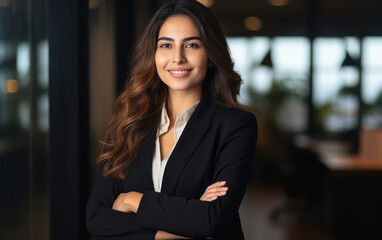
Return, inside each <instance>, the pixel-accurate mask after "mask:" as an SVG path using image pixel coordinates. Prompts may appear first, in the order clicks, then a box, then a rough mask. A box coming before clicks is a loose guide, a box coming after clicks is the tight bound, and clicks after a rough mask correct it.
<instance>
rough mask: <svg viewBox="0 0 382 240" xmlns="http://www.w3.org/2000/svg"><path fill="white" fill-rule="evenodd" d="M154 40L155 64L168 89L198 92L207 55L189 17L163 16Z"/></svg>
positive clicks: (204, 71)
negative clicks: (155, 40)
mask: <svg viewBox="0 0 382 240" xmlns="http://www.w3.org/2000/svg"><path fill="white" fill-rule="evenodd" d="M157 40H158V42H157V49H156V52H155V65H156V68H157V72H158V75H159V77H160V79H161V80H162V81H163V82H164V83H165V84H166V85H167V87H168V89H169V93H170V94H171V92H172V91H183V92H187V93H201V91H202V85H203V80H204V78H205V76H206V73H207V68H208V57H207V53H206V51H205V49H204V46H203V44H202V42H201V39H200V34H199V32H198V30H197V28H196V26H195V24H194V22H193V21H192V20H191V18H189V17H188V16H187V15H175V16H171V17H169V18H167V20H166V21H165V22H164V23H163V25H162V27H161V29H160V31H159V36H158V39H157Z"/></svg>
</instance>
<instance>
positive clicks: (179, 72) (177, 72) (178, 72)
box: [171, 71, 188, 74]
mask: <svg viewBox="0 0 382 240" xmlns="http://www.w3.org/2000/svg"><path fill="white" fill-rule="evenodd" d="M171 72H172V73H175V74H182V73H186V72H188V71H171Z"/></svg>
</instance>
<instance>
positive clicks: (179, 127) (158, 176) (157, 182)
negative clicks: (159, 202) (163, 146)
mask: <svg viewBox="0 0 382 240" xmlns="http://www.w3.org/2000/svg"><path fill="white" fill-rule="evenodd" d="M198 104H199V102H197V103H195V104H193V105H192V106H191V107H189V108H187V109H186V110H185V111H184V112H182V113H180V114H179V115H178V116H176V120H175V125H174V143H175V144H174V147H173V148H172V149H171V151H170V153H169V154H168V155H167V156H166V157H165V158H164V159H163V160H161V154H160V142H159V136H160V135H162V134H164V133H166V132H167V131H168V127H169V125H170V119H169V117H168V115H167V110H166V107H165V106H163V108H162V113H161V121H160V125H159V129H158V132H157V136H156V141H155V150H154V156H153V166H152V169H153V171H152V175H153V182H154V189H155V191H156V192H160V191H161V188H162V179H163V174H164V171H165V168H166V164H167V162H168V159H169V158H170V156H171V153H172V151H173V150H174V148H175V146H176V144H177V143H178V140H179V138H180V136H181V135H182V132H183V130H184V128H185V127H186V124H187V122H188V120H189V119H190V117H191V115H192V113H193V112H194V111H195V109H196V107H197V106H198Z"/></svg>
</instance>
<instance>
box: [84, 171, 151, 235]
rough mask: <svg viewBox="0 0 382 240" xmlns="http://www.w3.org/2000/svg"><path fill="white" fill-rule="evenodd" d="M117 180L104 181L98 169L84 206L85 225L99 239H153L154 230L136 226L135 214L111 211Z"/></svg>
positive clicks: (115, 195) (116, 190)
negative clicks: (90, 192)
mask: <svg viewBox="0 0 382 240" xmlns="http://www.w3.org/2000/svg"><path fill="white" fill-rule="evenodd" d="M118 185H119V183H118V180H117V179H105V178H104V177H103V176H102V168H100V170H99V173H98V176H97V179H96V182H95V186H94V188H93V192H92V194H91V196H90V198H89V200H88V202H87V204H86V225H87V228H88V230H89V232H90V233H91V234H92V235H93V236H94V237H97V238H99V239H110V240H125V239H128V240H133V239H154V236H155V234H156V230H153V229H148V228H144V227H142V226H139V225H138V224H137V219H136V218H137V216H136V214H131V213H123V212H119V211H116V210H113V209H112V206H113V203H114V200H115V199H116V197H117V196H118V194H119V191H118V187H119V186H118Z"/></svg>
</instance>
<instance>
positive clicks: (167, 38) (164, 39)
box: [158, 36, 202, 42]
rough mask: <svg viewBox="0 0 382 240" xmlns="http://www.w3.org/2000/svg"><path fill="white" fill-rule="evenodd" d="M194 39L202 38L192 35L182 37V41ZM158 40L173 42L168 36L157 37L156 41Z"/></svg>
mask: <svg viewBox="0 0 382 240" xmlns="http://www.w3.org/2000/svg"><path fill="white" fill-rule="evenodd" d="M195 39H196V40H199V41H202V39H200V37H196V36H193V37H187V38H185V39H183V42H187V41H190V40H195ZM160 40H163V41H171V42H174V39H173V38H169V37H161V38H159V39H158V41H160Z"/></svg>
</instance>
